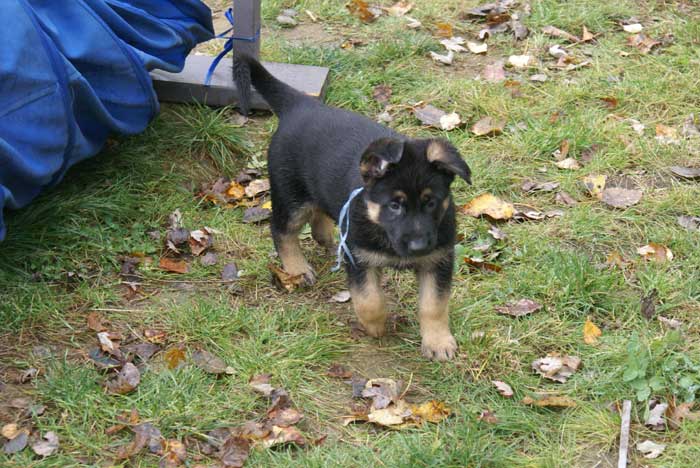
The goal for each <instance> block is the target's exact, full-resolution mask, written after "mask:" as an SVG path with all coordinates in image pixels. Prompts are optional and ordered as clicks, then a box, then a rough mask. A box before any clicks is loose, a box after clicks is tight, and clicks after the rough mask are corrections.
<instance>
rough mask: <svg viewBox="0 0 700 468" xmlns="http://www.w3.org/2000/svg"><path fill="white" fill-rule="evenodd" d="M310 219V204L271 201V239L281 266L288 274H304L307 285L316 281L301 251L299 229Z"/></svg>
mask: <svg viewBox="0 0 700 468" xmlns="http://www.w3.org/2000/svg"><path fill="white" fill-rule="evenodd" d="M273 193H274V192H273ZM310 219H311V206H310V205H308V204H302V205H298V206H293V205H289V204H284V205H283V204H281V203H280V204H276V203H275V201H274V200H273V202H272V222H271V230H272V239H273V241H274V242H275V249H277V254H278V255H279V257H280V260H281V261H282V266H283V267H284V270H285V271H286V272H287V273H289V274H290V275H304V280H305V282H306V284H307V285H312V284H314V283H315V282H316V273H315V272H314V270H313V268H311V265H309V263H308V262H307V261H306V258H304V253H303V252H302V251H301V245H299V231H301V228H302V227H304V225H305V224H306V223H307V222H309V220H310Z"/></svg>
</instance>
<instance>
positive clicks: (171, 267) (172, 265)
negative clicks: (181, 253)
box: [158, 257, 189, 273]
mask: <svg viewBox="0 0 700 468" xmlns="http://www.w3.org/2000/svg"><path fill="white" fill-rule="evenodd" d="M158 267H159V268H160V269H161V270H165V271H169V272H171V273H187V272H188V271H189V266H188V265H187V262H185V261H184V260H174V259H172V258H168V257H162V258H161V259H160V262H159V263H158Z"/></svg>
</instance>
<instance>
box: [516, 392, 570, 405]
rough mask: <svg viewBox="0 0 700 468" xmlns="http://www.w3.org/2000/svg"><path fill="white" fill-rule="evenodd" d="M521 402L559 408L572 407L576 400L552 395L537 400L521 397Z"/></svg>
mask: <svg viewBox="0 0 700 468" xmlns="http://www.w3.org/2000/svg"><path fill="white" fill-rule="evenodd" d="M523 403H525V404H526V405H530V406H539V407H545V406H550V407H552V406H553V407H559V408H573V407H575V406H576V402H575V401H574V400H572V399H571V398H569V397H566V396H558V395H552V396H548V397H545V398H542V399H538V400H535V399H534V398H532V397H529V396H527V397H525V398H523Z"/></svg>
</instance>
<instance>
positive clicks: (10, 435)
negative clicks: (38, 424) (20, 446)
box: [0, 423, 26, 439]
mask: <svg viewBox="0 0 700 468" xmlns="http://www.w3.org/2000/svg"><path fill="white" fill-rule="evenodd" d="M25 430H26V429H20V428H19V426H17V424H14V423H11V424H5V425H4V426H2V431H0V435H2V436H3V437H4V438H6V439H14V438H15V437H17V436H18V435H19V433H20V432H22V431H25Z"/></svg>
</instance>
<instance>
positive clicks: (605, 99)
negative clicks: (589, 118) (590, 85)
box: [599, 96, 618, 110]
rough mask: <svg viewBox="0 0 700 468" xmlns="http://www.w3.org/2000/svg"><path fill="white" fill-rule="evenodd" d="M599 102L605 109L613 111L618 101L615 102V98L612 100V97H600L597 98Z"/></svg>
mask: <svg viewBox="0 0 700 468" xmlns="http://www.w3.org/2000/svg"><path fill="white" fill-rule="evenodd" d="M599 100H600V101H601V102H602V103H603V104H605V107H607V108H608V109H611V110H612V109H615V108H616V107H617V105H618V100H617V98H614V97H612V96H606V97H602V98H599Z"/></svg>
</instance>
